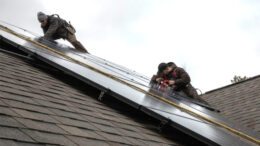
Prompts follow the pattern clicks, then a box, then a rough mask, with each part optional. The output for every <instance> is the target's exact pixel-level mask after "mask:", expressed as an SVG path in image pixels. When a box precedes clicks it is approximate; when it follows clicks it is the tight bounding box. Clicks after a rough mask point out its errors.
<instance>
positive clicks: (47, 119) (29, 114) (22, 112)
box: [12, 108, 59, 123]
mask: <svg viewBox="0 0 260 146" xmlns="http://www.w3.org/2000/svg"><path fill="white" fill-rule="evenodd" d="M12 110H13V111H15V112H16V113H17V114H19V115H20V117H23V118H28V119H34V120H39V121H45V122H51V123H59V122H58V121H57V120H55V119H53V118H52V117H50V116H49V115H46V114H41V113H37V112H32V111H27V110H22V109H16V108H12Z"/></svg>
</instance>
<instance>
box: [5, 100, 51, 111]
mask: <svg viewBox="0 0 260 146" xmlns="http://www.w3.org/2000/svg"><path fill="white" fill-rule="evenodd" d="M2 101H3V102H5V103H6V104H7V105H9V106H10V107H13V108H19V109H23V110H30V111H35V112H39V113H44V114H48V115H49V114H53V113H52V112H51V111H49V110H48V109H47V108H44V107H42V106H39V105H38V106H37V105H33V104H27V103H23V102H20V101H15V100H7V99H2Z"/></svg>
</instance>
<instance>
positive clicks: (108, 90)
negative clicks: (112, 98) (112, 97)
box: [98, 89, 111, 101]
mask: <svg viewBox="0 0 260 146" xmlns="http://www.w3.org/2000/svg"><path fill="white" fill-rule="evenodd" d="M109 92H111V90H110V89H106V90H101V92H100V94H99V96H98V100H99V101H102V100H103V97H104V95H105V94H109Z"/></svg>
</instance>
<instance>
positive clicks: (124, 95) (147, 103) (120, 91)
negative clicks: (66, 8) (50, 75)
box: [0, 26, 259, 146]
mask: <svg viewBox="0 0 260 146" xmlns="http://www.w3.org/2000/svg"><path fill="white" fill-rule="evenodd" d="M9 28H12V27H11V26H9ZM12 30H14V32H17V33H18V34H19V35H22V36H26V37H27V36H30V40H32V41H28V40H26V39H24V38H22V39H21V38H19V37H18V36H17V35H14V34H10V32H6V30H4V29H3V28H2V30H0V35H1V36H3V37H4V38H3V39H5V40H8V41H10V42H11V43H13V44H15V45H19V46H21V47H17V48H18V49H21V50H23V51H25V52H27V53H30V54H32V55H34V57H36V58H38V59H40V60H42V61H44V62H46V63H48V64H50V65H52V66H54V67H56V68H58V69H60V70H63V71H64V72H66V73H68V74H71V75H72V76H74V77H76V78H78V79H80V80H82V81H84V82H86V83H88V84H90V85H92V86H94V87H96V88H98V89H100V90H101V91H103V92H102V94H103V93H104V94H110V95H112V96H114V97H115V98H117V99H118V100H121V101H123V102H125V103H127V104H129V105H131V106H133V107H134V108H138V109H140V110H141V111H143V112H145V113H147V114H149V115H151V116H153V117H155V118H157V119H159V120H161V121H168V122H169V124H170V125H171V126H172V127H175V128H177V129H179V130H181V131H182V132H184V133H186V134H189V135H191V136H192V137H195V138H196V139H199V140H200V141H203V142H205V143H207V144H210V145H227V146H228V145H229V146H234V145H236V146H244V145H255V144H257V140H259V135H258V133H256V132H254V131H251V130H249V129H247V128H243V126H241V125H237V124H234V123H231V122H229V121H228V120H227V119H225V118H223V117H222V116H221V115H220V114H219V113H217V112H215V111H213V110H211V109H209V108H207V107H205V106H206V105H204V104H199V103H198V102H196V101H194V100H191V99H189V98H185V97H183V96H181V95H178V94H171V95H167V94H164V93H162V92H158V91H156V90H155V89H151V88H150V86H149V82H150V79H149V78H148V77H146V76H144V75H141V74H139V73H137V72H135V71H133V70H130V69H128V68H126V67H123V66H121V65H117V64H115V63H112V62H110V61H108V60H105V59H102V58H99V57H97V56H95V55H91V54H84V53H80V52H78V51H76V50H75V49H73V48H70V47H68V46H66V45H62V44H59V43H54V42H48V41H45V40H42V39H39V38H36V37H35V36H32V35H30V34H29V33H27V32H24V31H21V30H19V29H17V28H12ZM34 41H37V42H40V43H41V44H44V45H45V46H48V48H52V49H53V50H48V49H46V47H42V46H39V45H38V44H37V43H36V44H33V43H32V42H34ZM158 97H160V98H158ZM162 99H163V100H162ZM169 103H170V104H169ZM171 103H172V104H171ZM173 104H174V105H177V106H173ZM189 111H192V113H191V112H189ZM193 113H195V115H194V114H193ZM198 115H200V116H201V117H205V118H206V119H210V120H212V121H213V122H211V121H208V120H205V119H203V118H201V117H200V116H198ZM214 122H216V123H221V124H223V125H224V126H220V125H217V124H215V123H214ZM225 126H226V127H228V128H231V130H229V129H227V128H226V127H225ZM232 130H234V131H240V132H241V133H243V134H244V135H246V136H248V137H250V138H253V139H256V142H255V141H252V140H249V139H248V138H245V137H243V136H239V135H238V134H236V133H234V132H232Z"/></svg>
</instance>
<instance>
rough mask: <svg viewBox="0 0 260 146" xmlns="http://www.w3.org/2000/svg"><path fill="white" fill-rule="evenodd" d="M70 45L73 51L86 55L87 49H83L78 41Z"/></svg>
mask: <svg viewBox="0 0 260 146" xmlns="http://www.w3.org/2000/svg"><path fill="white" fill-rule="evenodd" d="M71 44H72V45H73V46H74V47H75V49H77V50H79V51H81V52H84V53H88V51H87V49H85V47H84V46H83V45H82V44H81V43H80V42H79V41H76V42H73V43H71ZM88 54H89V53H88Z"/></svg>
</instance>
